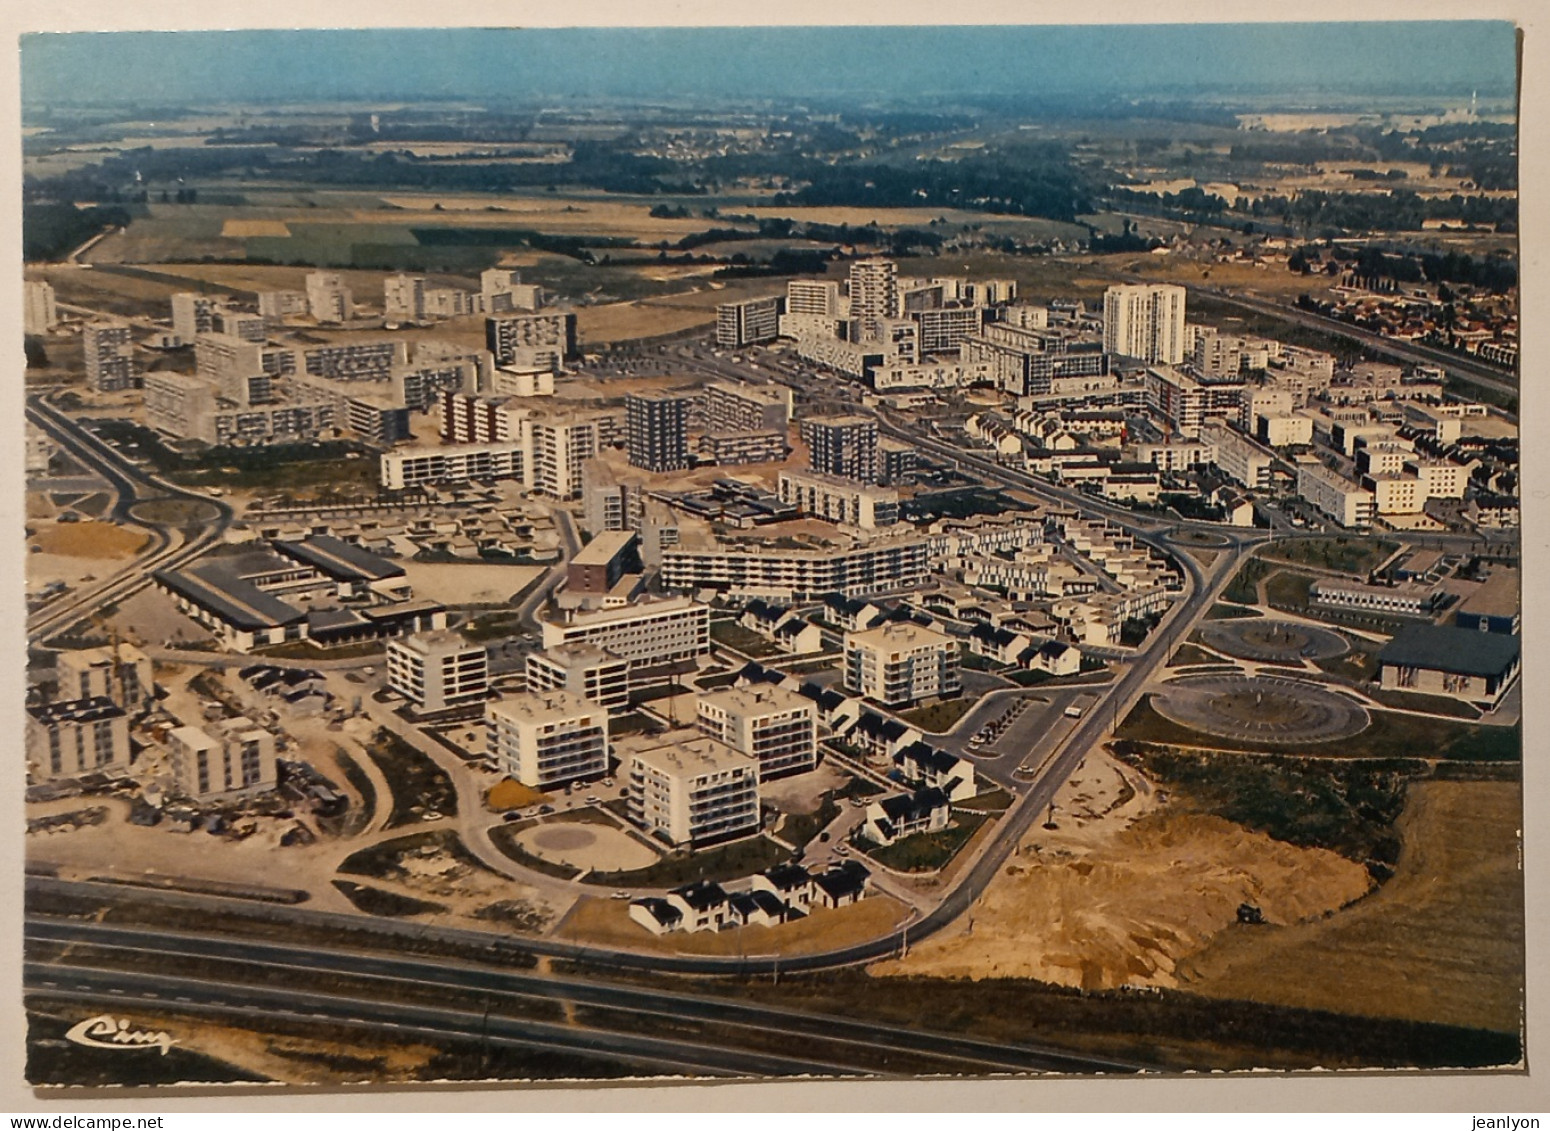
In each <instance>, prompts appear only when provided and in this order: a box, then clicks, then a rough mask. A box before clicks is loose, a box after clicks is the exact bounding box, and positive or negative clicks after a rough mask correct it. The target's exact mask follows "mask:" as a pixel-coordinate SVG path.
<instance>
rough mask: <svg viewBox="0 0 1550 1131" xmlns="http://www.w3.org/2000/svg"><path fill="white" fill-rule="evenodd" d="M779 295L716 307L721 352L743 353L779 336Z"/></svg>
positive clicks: (781, 303)
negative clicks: (740, 350) (750, 346)
mask: <svg viewBox="0 0 1550 1131" xmlns="http://www.w3.org/2000/svg"><path fill="white" fill-rule="evenodd" d="M783 304H784V300H783V299H782V298H781V296H780V295H770V296H768V297H766V298H750V299H744V300H742V301H741V302H724V303H722V304H721V305H719V306H717V307H716V344H717V345H718V346H720V347H721V348H722V349H742V348H743V347H744V346H749V345H754V344H756V343H758V342H769V341H773V340H774V339H775V337H776V335H777V334H778V333H779V332H780V315H781V306H782V305H783Z"/></svg>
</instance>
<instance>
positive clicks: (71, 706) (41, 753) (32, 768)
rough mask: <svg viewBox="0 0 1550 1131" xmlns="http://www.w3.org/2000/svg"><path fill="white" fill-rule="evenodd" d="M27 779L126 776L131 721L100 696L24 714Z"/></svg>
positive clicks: (32, 708)
mask: <svg viewBox="0 0 1550 1131" xmlns="http://www.w3.org/2000/svg"><path fill="white" fill-rule="evenodd" d="M26 745H27V776H28V779H29V780H30V781H54V780H57V779H60V778H77V777H82V776H84V775H86V774H104V775H106V776H108V777H121V776H122V775H124V774H127V773H128V772H129V759H130V746H129V716H128V715H126V714H125V713H124V709H123V708H122V707H120V706H119V705H118V704H117V703H115V702H113V701H112V700H111V699H108V698H106V697H103V696H98V697H96V698H93V699H70V700H66V701H64V702H59V703H45V704H42V705H40V706H35V707H28V708H27V725H26Z"/></svg>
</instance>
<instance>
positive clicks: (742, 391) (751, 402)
mask: <svg viewBox="0 0 1550 1131" xmlns="http://www.w3.org/2000/svg"><path fill="white" fill-rule="evenodd" d="M790 423H791V390H790V389H788V388H786V387H785V386H784V385H742V384H733V383H732V382H730V381H715V382H712V383H711V384H710V385H709V386H708V387H707V388H706V390H705V430H706V431H707V432H754V431H763V430H770V431H779V432H784V431H785V430H786V428H787V426H788V425H789V424H790Z"/></svg>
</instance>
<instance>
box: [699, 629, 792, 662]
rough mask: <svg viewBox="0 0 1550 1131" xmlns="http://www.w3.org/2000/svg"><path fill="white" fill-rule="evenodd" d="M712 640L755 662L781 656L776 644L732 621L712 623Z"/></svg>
mask: <svg viewBox="0 0 1550 1131" xmlns="http://www.w3.org/2000/svg"><path fill="white" fill-rule="evenodd" d="M710 638H711V639H712V640H713V641H715V642H716V643H717V644H721V645H724V646H726V647H728V648H731V649H732V650H733V651H735V652H741V653H742V654H743V655H745V656H747V657H749V658H750V659H754V660H760V659H763V658H764V657H766V656H778V655H779V654H780V649H779V648H777V647H776V646H775V645H774V643H772V642H771V641H769V640H766V639H765V638H764V637H762V636H760V635H759V634H758V633H757V632H755V631H753V630H752V629H750V628H744V627H743V626H742V625H740V624H738V623H737V622H736V621H732V620H718V621H712V622H711V626H710Z"/></svg>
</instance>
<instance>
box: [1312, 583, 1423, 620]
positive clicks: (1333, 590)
mask: <svg viewBox="0 0 1550 1131" xmlns="http://www.w3.org/2000/svg"><path fill="white" fill-rule="evenodd" d="M1308 596H1309V597H1310V598H1311V599H1312V601H1313V603H1314V604H1317V605H1325V606H1327V607H1329V608H1332V609H1351V610H1353V611H1356V612H1367V613H1377V614H1380V615H1382V616H1397V617H1426V618H1429V617H1431V616H1432V614H1433V613H1435V612H1436V611H1437V608H1438V606H1439V605H1440V604H1441V603H1442V601H1443V598H1444V597H1445V596H1446V595H1445V594H1444V593H1443V591H1442V590H1441V589H1439V588H1438V587H1437V586H1435V585H1428V584H1426V583H1425V582H1421V581H1401V582H1397V583H1396V584H1394V585H1368V584H1365V583H1364V582H1360V581H1352V580H1348V579H1346V578H1330V577H1321V578H1319V579H1318V580H1317V581H1315V582H1314V583H1313V584H1312V585H1311V586H1310V587H1309V589H1308Z"/></svg>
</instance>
